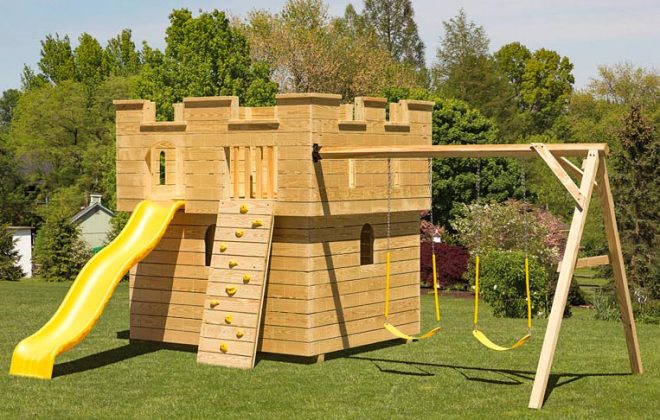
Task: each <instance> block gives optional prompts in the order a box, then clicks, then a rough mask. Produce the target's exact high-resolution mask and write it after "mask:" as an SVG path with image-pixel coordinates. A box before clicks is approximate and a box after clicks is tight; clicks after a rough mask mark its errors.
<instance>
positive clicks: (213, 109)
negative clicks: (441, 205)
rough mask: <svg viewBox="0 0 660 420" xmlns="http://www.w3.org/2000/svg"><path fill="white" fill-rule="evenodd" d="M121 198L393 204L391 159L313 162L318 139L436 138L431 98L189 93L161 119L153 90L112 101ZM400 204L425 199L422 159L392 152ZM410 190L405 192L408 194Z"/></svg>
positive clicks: (298, 210) (191, 205)
mask: <svg viewBox="0 0 660 420" xmlns="http://www.w3.org/2000/svg"><path fill="white" fill-rule="evenodd" d="M114 103H115V106H116V110H117V119H116V124H117V201H118V208H119V209H120V210H126V211H130V210H132V208H133V207H134V205H135V204H137V202H139V201H140V200H142V199H184V200H186V211H187V212H191V213H215V212H216V211H217V205H218V202H219V201H220V200H226V199H238V198H252V199H264V200H273V201H274V203H275V204H274V211H275V214H279V215H297V216H300V215H308V216H319V215H326V214H328V213H329V214H349V213H372V212H378V211H384V210H385V209H386V206H387V179H388V176H387V161H386V160H384V159H380V160H378V159H375V160H360V161H353V160H350V159H346V160H337V161H332V162H330V161H328V162H319V163H314V162H312V159H311V151H312V145H314V144H320V145H326V146H350V145H364V146H368V145H380V146H384V145H393V146H394V145H413V144H418V145H427V144H431V111H432V108H433V103H432V102H428V101H414V100H401V101H399V102H398V103H392V104H389V109H388V106H387V105H388V104H387V102H386V100H385V98H377V97H358V98H356V99H355V101H354V102H353V103H351V104H342V103H341V96H340V95H333V94H317V93H302V94H298V93H296V94H280V95H278V96H277V105H276V106H271V107H241V106H240V105H239V101H238V98H237V97H234V96H220V97H203V98H185V99H184V100H183V102H181V103H178V104H174V120H173V121H157V120H156V113H155V110H156V106H155V103H154V102H151V101H147V100H119V101H115V102H114ZM391 169H392V176H391V177H390V179H391V181H392V188H391V192H392V194H391V197H392V201H391V206H392V209H393V210H394V211H397V210H398V211H404V210H416V209H422V208H426V207H428V198H429V197H428V166H427V161H426V160H423V159H408V160H403V159H396V160H392V162H391ZM404 197H406V198H405V199H404Z"/></svg>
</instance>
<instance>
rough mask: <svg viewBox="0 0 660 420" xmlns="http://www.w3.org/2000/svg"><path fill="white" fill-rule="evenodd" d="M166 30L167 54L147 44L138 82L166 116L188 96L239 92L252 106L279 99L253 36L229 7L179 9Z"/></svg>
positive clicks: (142, 94)
mask: <svg viewBox="0 0 660 420" xmlns="http://www.w3.org/2000/svg"><path fill="white" fill-rule="evenodd" d="M166 34H167V35H166V37H165V40H166V42H167V47H166V48H165V52H164V53H161V52H160V51H157V50H152V49H151V48H149V47H148V46H146V45H145V47H144V48H143V52H142V54H143V57H144V65H143V67H142V71H141V72H140V76H139V78H138V80H137V84H136V93H137V95H138V96H139V97H142V98H146V99H152V100H155V101H156V102H157V106H158V111H159V114H160V115H161V116H166V117H169V116H171V115H172V114H173V110H172V104H173V103H175V102H179V101H181V100H182V99H183V97H184V96H220V95H236V96H238V97H239V98H240V99H241V102H242V103H244V104H246V105H249V106H254V105H268V104H273V103H274V99H275V98H274V96H275V92H276V89H277V87H276V85H275V84H274V83H272V82H270V81H269V80H268V71H267V69H266V68H264V66H263V65H260V66H253V65H252V62H251V60H250V49H249V45H248V42H247V39H246V38H245V36H243V34H241V33H240V32H239V31H238V30H236V29H234V28H233V27H232V26H231V24H230V22H229V19H227V17H226V16H225V13H224V12H220V11H218V10H213V11H212V12H203V13H200V14H199V16H197V17H193V15H192V13H191V12H190V11H189V10H187V9H180V10H174V11H172V13H170V26H169V27H168V28H167V30H166Z"/></svg>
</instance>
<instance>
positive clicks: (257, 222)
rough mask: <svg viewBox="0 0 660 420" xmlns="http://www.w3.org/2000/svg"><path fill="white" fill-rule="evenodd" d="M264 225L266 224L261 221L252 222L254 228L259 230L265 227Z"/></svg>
mask: <svg viewBox="0 0 660 420" xmlns="http://www.w3.org/2000/svg"><path fill="white" fill-rule="evenodd" d="M263 225H264V222H263V220H261V219H254V220H253V221H252V227H253V228H258V227H259V226H263Z"/></svg>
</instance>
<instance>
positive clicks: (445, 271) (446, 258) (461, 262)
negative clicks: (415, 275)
mask: <svg viewBox="0 0 660 420" xmlns="http://www.w3.org/2000/svg"><path fill="white" fill-rule="evenodd" d="M433 249H435V264H436V270H437V274H438V283H439V286H440V287H443V288H447V287H448V286H451V285H454V284H456V283H465V280H463V274H465V272H466V271H467V266H468V258H469V255H468V252H467V250H466V249H465V248H463V247H461V246H458V245H448V244H444V243H443V244H438V243H436V244H433V243H431V242H422V243H421V255H420V257H421V258H420V270H421V274H420V277H421V281H422V285H424V286H433V259H432V255H433Z"/></svg>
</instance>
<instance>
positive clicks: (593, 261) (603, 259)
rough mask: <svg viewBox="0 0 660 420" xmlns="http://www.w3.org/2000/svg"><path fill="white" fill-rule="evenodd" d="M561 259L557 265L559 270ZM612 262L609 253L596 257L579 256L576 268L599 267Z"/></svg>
mask: <svg viewBox="0 0 660 420" xmlns="http://www.w3.org/2000/svg"><path fill="white" fill-rule="evenodd" d="M561 263H562V262H561V261H560V262H559V265H557V272H558V273H559V270H560V269H561ZM609 263H610V257H609V255H598V256H596V257H586V258H579V259H578V260H577V262H576V263H575V268H584V267H599V266H601V265H607V264H609Z"/></svg>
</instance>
